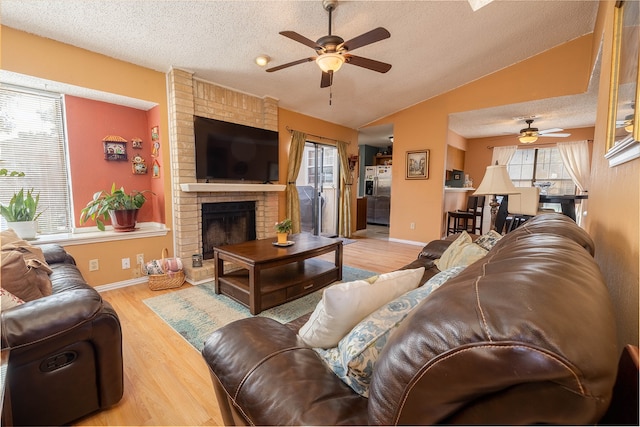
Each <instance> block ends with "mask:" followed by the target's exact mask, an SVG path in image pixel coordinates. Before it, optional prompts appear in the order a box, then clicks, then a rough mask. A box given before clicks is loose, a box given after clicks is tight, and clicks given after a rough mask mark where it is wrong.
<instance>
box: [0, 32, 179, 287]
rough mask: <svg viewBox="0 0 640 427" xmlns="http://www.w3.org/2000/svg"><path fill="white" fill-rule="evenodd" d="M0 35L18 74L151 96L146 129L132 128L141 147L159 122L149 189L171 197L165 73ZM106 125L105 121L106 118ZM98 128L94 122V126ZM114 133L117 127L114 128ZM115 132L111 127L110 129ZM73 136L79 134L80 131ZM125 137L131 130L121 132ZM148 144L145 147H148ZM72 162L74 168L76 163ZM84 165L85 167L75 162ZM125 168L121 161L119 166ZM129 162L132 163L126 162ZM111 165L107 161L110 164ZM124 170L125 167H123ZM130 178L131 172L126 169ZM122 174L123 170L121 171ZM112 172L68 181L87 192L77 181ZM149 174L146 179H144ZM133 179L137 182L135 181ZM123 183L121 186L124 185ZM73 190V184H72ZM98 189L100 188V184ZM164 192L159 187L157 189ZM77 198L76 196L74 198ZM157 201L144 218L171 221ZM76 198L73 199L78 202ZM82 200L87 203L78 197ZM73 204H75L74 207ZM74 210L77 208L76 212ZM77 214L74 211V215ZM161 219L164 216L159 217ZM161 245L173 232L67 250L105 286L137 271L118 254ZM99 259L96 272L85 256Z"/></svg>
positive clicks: (7, 66) (152, 252) (5, 58)
mask: <svg viewBox="0 0 640 427" xmlns="http://www.w3.org/2000/svg"><path fill="white" fill-rule="evenodd" d="M0 31H1V36H2V37H1V39H0V48H1V49H0V50H1V51H2V57H1V60H2V64H1V65H2V69H4V70H7V71H11V72H16V73H21V74H25V75H29V76H34V77H39V78H43V79H47V80H53V81H58V82H62V83H68V84H72V85H75V86H80V87H85V88H88V89H94V90H99V91H103V92H108V93H114V94H117V95H123V96H127V97H130V98H136V99H141V100H145V101H150V102H152V103H155V104H157V107H156V108H154V109H153V111H150V112H148V115H149V117H150V119H147V118H146V117H145V115H143V116H142V118H141V121H145V120H146V122H147V123H148V124H147V125H146V126H147V127H146V128H145V129H143V128H142V127H139V128H136V131H138V129H139V131H140V132H143V133H142V134H141V135H139V136H140V138H142V139H143V141H144V142H143V146H144V144H145V143H148V142H147V141H149V140H150V138H151V136H150V131H151V129H150V126H149V124H151V123H152V124H151V125H152V126H155V125H158V126H159V127H160V138H161V140H160V141H161V143H162V147H161V150H160V162H161V164H162V165H163V169H161V176H160V179H157V180H156V179H153V180H152V181H157V183H156V182H153V183H152V185H153V187H152V189H154V191H157V190H158V189H162V188H164V189H165V190H164V191H165V192H166V194H167V197H166V198H167V200H170V194H171V193H170V191H171V179H170V174H168V173H166V170H165V168H166V166H167V165H169V159H170V155H169V140H168V135H169V132H168V129H169V124H168V110H167V89H166V76H165V74H164V73H161V72H158V71H153V70H150V69H148V68H144V67H140V66H137V65H134V64H130V63H127V62H124V61H119V60H116V59H113V58H110V57H107V56H104V55H100V54H97V53H95V52H90V51H88V50H84V49H79V48H77V47H75V46H71V45H68V44H65V43H60V42H57V41H54V40H51V39H46V38H43V37H38V36H35V35H33V34H29V33H25V32H23V31H18V30H15V29H13V28H9V27H6V26H2V27H0ZM101 120H103V118H101V117H100V116H94V117H90V118H88V120H87V121H86V123H83V124H78V125H79V126H80V125H82V126H86V127H87V128H85V129H84V130H83V132H84V131H86V132H91V126H92V124H94V123H96V122H100V121H101ZM104 125H105V129H106V128H108V125H109V124H108V123H104ZM95 127H96V128H97V126H95ZM117 132H121V131H120V130H118V131H117ZM117 132H116V131H115V130H114V132H113V133H116V134H117ZM76 133H77V135H81V132H80V131H79V130H77V131H76ZM105 135H106V134H104V135H100V134H99V136H98V137H99V140H97V141H96V140H84V141H82V143H84V144H95V145H94V147H95V146H99V147H102V142H101V140H102V138H103V137H104V136H105ZM121 136H123V137H127V138H129V137H130V135H121ZM147 149H149V148H147ZM95 155H97V156H98V157H94V156H93V155H92V157H91V161H92V162H94V164H98V165H101V164H103V162H104V160H103V159H102V156H101V155H100V154H99V153H95ZM73 157H74V159H75V160H78V161H79V160H80V157H78V153H77V152H76V153H75V156H73ZM76 167H78V166H77V165H76ZM79 167H83V166H79ZM122 167H124V165H122ZM127 167H129V168H130V167H131V165H130V164H128V162H127ZM109 168H110V166H109ZM109 170H110V169H109ZM123 173H124V172H123ZM125 175H126V176H127V177H131V179H133V178H134V177H133V175H129V174H128V173H127V174H125ZM123 176H124V175H123ZM111 178H112V177H110V176H108V174H107V173H106V171H105V170H101V171H99V173H95V172H94V176H93V177H91V178H87V177H86V176H84V175H82V178H77V177H76V175H75V173H73V171H72V181H73V184H74V185H80V186H81V188H85V190H82V191H87V188H88V187H83V186H87V183H82V182H78V181H79V180H80V179H82V180H87V179H90V181H91V182H95V181H97V180H104V181H103V182H107V181H108V182H109V183H110V182H111ZM143 179H150V178H143ZM134 182H135V181H134ZM126 188H127V187H125V189H126ZM74 189H75V187H74ZM98 189H99V188H98ZM157 192H158V193H162V191H157ZM74 196H75V198H77V199H78V200H84V198H85V197H86V194H85V195H84V196H80V195H74ZM74 200H76V199H74ZM160 200H162V201H164V196H161V198H158V199H157V202H154V203H152V204H150V205H149V207H148V208H147V209H151V210H152V211H153V210H158V212H155V213H153V214H151V215H150V216H148V217H147V216H145V218H148V220H150V221H152V220H155V221H158V220H159V221H161V222H165V223H166V224H168V225H171V224H172V222H173V214H172V210H171V206H170V204H165V205H163V204H162V203H161V202H160ZM76 203H77V202H76ZM80 203H82V204H84V203H86V202H80ZM76 208H77V206H76ZM74 214H75V212H74ZM76 218H77V215H76ZM163 218H164V219H163ZM163 247H166V248H168V249H169V253H170V255H171V254H172V253H173V235H172V233H171V231H169V232H168V234H167V235H166V236H164V237H154V238H139V239H132V240H122V241H115V242H107V243H91V244H82V245H67V246H65V249H67V250H68V251H69V253H70V254H71V255H73V256H74V257H75V258H76V261H77V263H78V267H79V268H80V271H81V272H82V275H83V276H84V277H85V279H87V281H88V282H89V283H90V284H91V285H92V286H98V285H104V284H108V283H115V282H120V281H125V280H128V279H132V278H134V277H136V276H137V274H136V272H135V268H131V269H128V270H123V269H122V268H121V258H125V257H128V258H130V259H131V264H132V267H134V266H135V259H136V254H138V253H144V254H145V257H146V258H147V259H151V258H157V257H159V256H160V253H161V250H162V248H163ZM90 259H98V260H99V263H100V269H99V270H98V271H89V260H90Z"/></svg>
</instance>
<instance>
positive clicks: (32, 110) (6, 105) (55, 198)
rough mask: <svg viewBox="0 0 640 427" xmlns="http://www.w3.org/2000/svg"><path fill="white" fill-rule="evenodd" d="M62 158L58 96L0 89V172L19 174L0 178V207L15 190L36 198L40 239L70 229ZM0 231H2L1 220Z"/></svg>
mask: <svg viewBox="0 0 640 427" xmlns="http://www.w3.org/2000/svg"><path fill="white" fill-rule="evenodd" d="M65 153H66V150H65V135H64V118H63V105H62V95H60V94H54V93H47V92H37V91H33V90H30V89H22V88H18V87H12V86H3V87H0V169H6V170H8V171H9V172H11V171H18V172H24V176H23V177H17V176H0V184H1V185H0V203H2V204H7V203H8V202H9V200H10V199H11V197H12V196H13V194H14V193H15V192H17V191H19V190H20V189H21V188H24V189H25V191H26V190H29V189H33V190H34V194H40V202H39V205H38V212H42V214H41V215H40V217H39V218H38V221H37V222H38V232H39V233H41V234H53V233H64V232H69V231H70V230H71V221H70V215H69V213H70V211H71V209H70V205H71V203H70V200H69V180H68V174H67V161H66V154H65ZM0 227H1V228H2V229H6V228H7V224H6V222H5V221H4V218H2V222H1V224H0Z"/></svg>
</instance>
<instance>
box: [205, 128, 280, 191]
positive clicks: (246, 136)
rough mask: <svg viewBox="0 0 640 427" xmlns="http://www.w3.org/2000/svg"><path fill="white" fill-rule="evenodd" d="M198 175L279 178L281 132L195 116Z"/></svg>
mask: <svg viewBox="0 0 640 427" xmlns="http://www.w3.org/2000/svg"><path fill="white" fill-rule="evenodd" d="M193 124H194V130H195V146H196V178H197V179H203V180H206V181H207V182H208V181H218V182H220V181H244V182H252V183H266V182H277V181H278V132H275V131H272V130H266V129H260V128H254V127H251V126H245V125H239V124H236V123H230V122H224V121H221V120H214V119H208V118H204V117H198V116H194V119H193Z"/></svg>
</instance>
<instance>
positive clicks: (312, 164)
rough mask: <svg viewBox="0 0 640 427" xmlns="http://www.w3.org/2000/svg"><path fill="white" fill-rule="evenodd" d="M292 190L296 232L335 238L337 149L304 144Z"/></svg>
mask: <svg viewBox="0 0 640 427" xmlns="http://www.w3.org/2000/svg"><path fill="white" fill-rule="evenodd" d="M296 187H297V188H298V195H299V197H300V231H302V232H307V233H312V234H314V235H316V236H325V237H337V236H338V214H339V200H340V157H339V155H338V149H337V148H336V147H334V146H332V145H326V144H319V143H316V142H308V141H307V143H306V144H305V146H304V153H303V154H302V164H301V165H300V172H299V173H298V179H297V180H296Z"/></svg>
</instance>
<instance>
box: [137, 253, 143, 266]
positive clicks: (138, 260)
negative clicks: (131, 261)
mask: <svg viewBox="0 0 640 427" xmlns="http://www.w3.org/2000/svg"><path fill="white" fill-rule="evenodd" d="M136 264H144V254H138V255H136Z"/></svg>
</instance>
